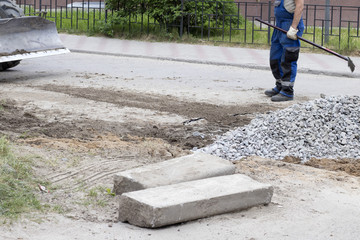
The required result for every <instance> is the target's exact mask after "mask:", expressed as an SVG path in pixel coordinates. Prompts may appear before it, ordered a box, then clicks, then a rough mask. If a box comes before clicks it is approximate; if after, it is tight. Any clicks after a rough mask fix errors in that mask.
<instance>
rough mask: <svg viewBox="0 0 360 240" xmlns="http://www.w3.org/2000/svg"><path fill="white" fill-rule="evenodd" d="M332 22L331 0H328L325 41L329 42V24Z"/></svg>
mask: <svg viewBox="0 0 360 240" xmlns="http://www.w3.org/2000/svg"><path fill="white" fill-rule="evenodd" d="M329 23H330V0H326V6H325V43H328V42H329V33H330V31H329V25H330V24H329Z"/></svg>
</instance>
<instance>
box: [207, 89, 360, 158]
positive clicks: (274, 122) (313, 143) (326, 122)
mask: <svg viewBox="0 0 360 240" xmlns="http://www.w3.org/2000/svg"><path fill="white" fill-rule="evenodd" d="M359 135H360V97H359V96H324V95H322V98H320V99H316V100H313V101H309V102H305V103H301V104H295V105H292V106H290V107H288V108H286V109H282V110H278V111H274V112H269V113H267V114H262V115H259V116H257V117H256V118H255V119H253V120H252V121H251V122H250V124H249V125H247V126H244V127H240V128H237V129H235V130H232V131H229V132H227V133H226V134H224V135H223V136H221V137H218V139H217V140H216V141H215V142H214V143H213V144H211V145H209V146H207V147H205V148H202V149H200V151H202V152H206V153H210V154H214V155H217V156H219V157H222V158H225V159H228V160H238V159H241V158H242V157H245V156H251V155H257V156H261V157H266V158H271V159H276V160H281V159H283V158H284V157H286V156H292V157H296V158H300V159H301V160H302V161H303V162H304V161H307V160H309V159H310V158H331V159H337V158H353V159H355V158H358V157H359V156H360V139H359V138H360V136H359Z"/></svg>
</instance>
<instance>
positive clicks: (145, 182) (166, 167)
mask: <svg viewBox="0 0 360 240" xmlns="http://www.w3.org/2000/svg"><path fill="white" fill-rule="evenodd" d="M234 173H235V166H234V164H232V163H231V162H230V161H228V160H225V159H222V158H219V157H217V156H213V155H209V154H205V153H194V154H191V155H187V156H184V157H179V158H174V159H171V160H168V161H164V162H161V163H156V164H151V165H146V166H143V167H139V168H135V169H130V170H128V171H124V172H119V173H117V174H115V176H114V192H115V193H116V194H119V195H120V194H122V193H125V192H132V191H136V190H141V189H146V188H151V187H158V186H164V185H170V184H174V183H180V182H186V181H192V180H197V179H203V178H209V177H216V176H222V175H229V174H234Z"/></svg>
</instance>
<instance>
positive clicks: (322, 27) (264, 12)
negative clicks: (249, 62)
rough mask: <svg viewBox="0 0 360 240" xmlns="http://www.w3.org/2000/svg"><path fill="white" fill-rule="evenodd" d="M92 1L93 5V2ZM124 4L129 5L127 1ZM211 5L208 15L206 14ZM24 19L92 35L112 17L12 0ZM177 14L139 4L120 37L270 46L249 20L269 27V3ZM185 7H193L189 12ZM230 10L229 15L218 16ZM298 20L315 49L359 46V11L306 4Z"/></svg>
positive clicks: (101, 7)
mask: <svg viewBox="0 0 360 240" xmlns="http://www.w3.org/2000/svg"><path fill="white" fill-rule="evenodd" d="M95 1H96V0H95ZM129 1H130V0H129ZM210 3H214V4H215V5H213V9H212V11H211V12H209V9H206V6H208V5H209V4H210ZM17 4H19V5H20V7H22V8H23V9H24V13H25V14H26V15H34V14H41V12H46V18H47V19H49V20H52V21H54V22H56V25H57V28H58V29H67V30H69V29H73V30H82V31H92V30H95V29H96V28H97V27H99V26H101V24H104V22H106V21H108V20H109V19H111V16H113V14H114V11H109V10H106V9H105V3H104V1H103V0H100V2H99V1H97V2H93V1H90V0H87V1H85V0H79V1H77V0H17ZM179 4H181V13H180V15H178V16H177V18H176V20H175V21H172V22H165V24H164V23H161V22H159V21H158V20H157V19H156V18H155V17H154V15H152V14H151V13H150V12H149V10H150V9H146V5H145V4H139V5H137V6H136V8H137V9H138V10H139V11H135V13H136V14H134V12H133V11H132V12H131V13H129V14H128V16H123V17H122V21H121V24H122V27H120V28H119V29H120V31H124V32H127V33H132V32H137V33H139V34H149V33H151V32H152V31H154V30H156V29H163V30H165V31H168V32H169V31H170V32H171V31H174V29H175V32H176V33H177V34H179V36H180V37H182V36H183V35H184V34H191V35H193V36H195V37H197V38H201V39H203V40H207V41H220V42H233V43H244V44H266V43H269V42H270V37H271V31H272V30H271V29H269V28H268V27H267V26H263V25H259V23H258V22H256V21H255V18H257V17H258V18H261V19H263V20H267V21H269V22H273V21H274V15H273V14H274V12H273V4H272V1H268V2H251V1H242V0H235V1H229V0H179ZM187 5H193V6H196V7H193V8H192V9H191V10H189V9H187V8H186V6H187ZM230 5H231V7H232V8H233V9H232V11H231V13H228V12H226V11H225V13H224V10H225V9H226V8H227V7H229V6H230ZM234 9H235V10H234ZM303 19H304V22H305V25H306V29H305V32H304V37H305V38H307V39H309V40H311V41H313V42H317V43H318V44H321V45H323V44H326V43H328V44H330V45H332V46H335V47H338V48H351V47H352V46H353V45H354V44H355V45H356V46H359V45H360V7H357V6H353V7H349V6H326V5H313V4H308V5H306V6H305V9H304V14H303Z"/></svg>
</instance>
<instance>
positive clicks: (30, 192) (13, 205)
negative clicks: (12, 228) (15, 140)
mask: <svg viewBox="0 0 360 240" xmlns="http://www.w3.org/2000/svg"><path fill="white" fill-rule="evenodd" d="M32 165H33V163H32V161H31V159H30V158H26V157H17V156H15V155H14V154H13V153H12V151H11V148H10V144H9V142H8V141H7V140H6V138H5V137H1V138H0V219H1V220H2V222H4V223H6V222H8V221H12V220H14V219H17V218H18V217H19V216H21V215H22V214H23V213H27V212H32V211H34V210H40V209H42V205H41V203H40V202H39V200H38V199H37V198H36V196H35V189H36V185H37V181H36V179H35V177H34V175H33V170H32Z"/></svg>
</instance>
